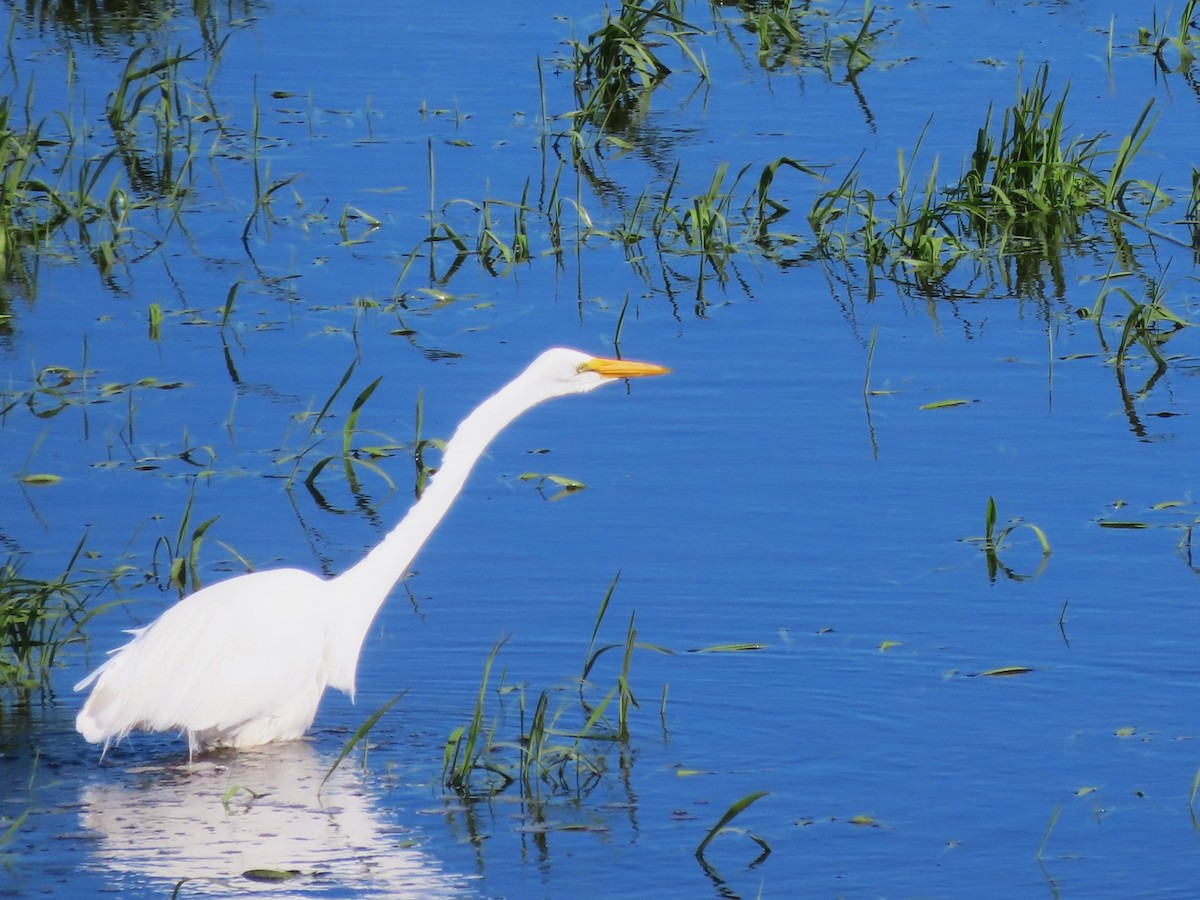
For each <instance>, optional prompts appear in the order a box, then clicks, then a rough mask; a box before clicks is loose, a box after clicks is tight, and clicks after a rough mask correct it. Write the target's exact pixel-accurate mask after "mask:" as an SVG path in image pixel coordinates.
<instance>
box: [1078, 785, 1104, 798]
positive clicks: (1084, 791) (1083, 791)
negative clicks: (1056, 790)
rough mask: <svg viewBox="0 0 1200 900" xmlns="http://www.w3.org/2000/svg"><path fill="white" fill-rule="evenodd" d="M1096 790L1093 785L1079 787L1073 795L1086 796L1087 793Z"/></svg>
mask: <svg viewBox="0 0 1200 900" xmlns="http://www.w3.org/2000/svg"><path fill="white" fill-rule="evenodd" d="M1097 790H1098V789H1097V788H1094V787H1081V788H1080V789H1079V790H1077V791H1076V792H1075V796H1076V797H1086V796H1087V795H1088V794H1093V793H1095V792H1096V791H1097Z"/></svg>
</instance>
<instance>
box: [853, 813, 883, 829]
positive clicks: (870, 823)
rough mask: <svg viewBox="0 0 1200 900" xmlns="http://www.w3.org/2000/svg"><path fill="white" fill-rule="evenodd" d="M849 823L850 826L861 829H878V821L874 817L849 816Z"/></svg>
mask: <svg viewBox="0 0 1200 900" xmlns="http://www.w3.org/2000/svg"><path fill="white" fill-rule="evenodd" d="M849 822H850V824H851V825H858V826H860V827H863V828H878V827H879V820H878V819H876V818H875V817H874V816H851V817H850V819H849Z"/></svg>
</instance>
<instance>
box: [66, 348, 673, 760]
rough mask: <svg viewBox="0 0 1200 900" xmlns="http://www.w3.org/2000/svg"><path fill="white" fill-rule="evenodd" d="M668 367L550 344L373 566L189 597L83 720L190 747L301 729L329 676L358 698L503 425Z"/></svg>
mask: <svg viewBox="0 0 1200 900" xmlns="http://www.w3.org/2000/svg"><path fill="white" fill-rule="evenodd" d="M668 371H670V370H669V369H666V368H664V367H662V366H656V365H652V364H650V363H639V362H629V361H625V360H619V359H604V358H598V357H593V356H590V355H588V354H586V353H580V352H579V351H578V350H567V349H563V348H556V349H553V350H547V351H546V352H545V353H543V354H542V355H541V356H539V357H538V358H537V359H535V360H534V361H533V363H531V364H530V366H529V368H527V369H526V370H525V371H524V372H522V373H521V374H520V375H518V376H517V377H516V378H514V379H513V380H512V381H510V382H509V383H508V384H506V385H505V386H504V387H503V388H501V389H500V390H499V391H497V392H496V393H495V394H493V395H492V396H491V397H489V398H488V399H487V400H485V401H483V403H481V404H480V405H479V406H478V407H476V408H475V409H474V411H472V412H471V413H470V415H468V416H467V417H466V418H465V419H464V420H463V421H462V423H461V424H460V425H459V426H458V429H457V430H456V431H455V432H454V436H453V437H452V438H451V440H450V442H449V443H448V444H447V445H446V448H445V451H444V452H443V454H442V464H441V467H440V469H439V470H438V472H437V473H436V474H435V475H434V477H433V478H432V480H431V481H430V483H429V485H428V486H427V487H426V489H425V491H424V492H423V493H422V495H421V498H420V500H418V501H417V502H416V503H415V504H414V505H413V507H412V508H411V509H410V510H409V511H408V514H407V515H406V516H405V517H404V518H403V519H402V520H401V521H400V524H399V525H397V526H396V527H395V528H394V529H393V530H392V531H390V532H389V533H388V534H387V536H386V537H384V539H383V540H382V541H381V542H380V543H379V544H378V545H377V546H376V547H375V548H374V549H372V550H371V551H370V552H369V553H367V555H366V556H365V557H363V559H362V560H361V561H360V562H358V563H357V564H355V565H354V566H352V567H351V568H349V569H348V570H347V571H345V572H343V573H342V574H341V575H338V576H337V577H335V578H330V579H326V578H322V577H320V576H318V575H314V574H313V573H311V572H306V571H304V570H302V569H270V570H266V571H262V572H250V573H248V574H245V575H238V576H237V577H235V578H230V579H227V580H225V581H220V582H217V583H216V584H212V585H209V586H207V587H204V588H201V589H200V590H198V591H196V592H195V593H194V594H191V595H190V596H188V597H185V598H184V599H182V600H180V601H179V602H178V603H176V604H175V605H174V606H172V607H171V608H169V609H168V610H167V611H166V612H164V613H163V614H162V615H161V616H159V617H158V618H157V619H156V620H155V621H154V622H152V623H151V624H150V625H147V626H146V627H144V628H138V629H135V630H133V631H132V632H130V633H131V634H133V635H134V637H133V639H132V640H131V641H129V643H127V644H125V645H124V646H122V647H119V648H117V649H116V650H113V651H112V652H111V655H110V657H109V658H108V660H107V661H105V662H104V663H103V664H102V665H101V666H100V667H99V668H97V669H96V670H95V671H94V672H92V673H91V674H90V675H88V677H87V678H85V679H83V680H82V681H81V682H79V683H78V684H77V685H75V690H77V691H80V690H83V689H84V688H87V687H88V686H89V685H90V686H91V687H92V692H91V694H90V696H89V697H88V698H87V701H86V702H85V703H84V705H83V709H82V710H80V713H79V716H78V718H77V719H76V720H75V727H76V728H77V730H78V731H79V733H80V734H82V735H83V736H84V738H86V739H87V740H88V741H89V742H91V743H100V742H103V743H104V749H105V750H107V749H108V746H109V744H110V743H112V742H113V741H114V740H116V741H119V740H121V738H123V737H124V736H125V735H127V734H128V733H129V732H130V731H133V730H135V729H137V730H144V731H178V732H181V733H186V734H187V738H188V748H189V751H190V752H196V751H198V750H204V749H208V748H211V747H251V746H255V745H258V744H265V743H268V742H270V741H284V740H293V739H295V738H299V737H300V736H302V735H303V734H304V732H305V731H307V730H308V727H309V726H310V725H311V724H312V721H313V717H314V716H315V715H316V712H317V704H318V703H319V702H320V700H321V695H322V694H323V693H324V692H325V688H326V687H327V686H333V687H335V688H337V689H338V690H341V691H344V692H345V693H347V694H349V696H350V698H351V699H353V698H354V676H355V670H356V669H357V666H358V656H359V652H360V651H361V649H362V644H363V640H364V639H365V638H366V634H367V630H368V628H370V625H371V622H372V621H373V620H374V618H375V614H376V613H377V612H378V611H379V607H380V606H382V605H383V602H384V600H386V599H387V596H388V594H389V593H390V592H391V590H392V588H393V587H394V586H395V585H396V583H397V582H398V581H399V580H400V579H401V578H402V577H403V576H404V573H405V572H406V571H407V570H408V567H409V564H410V563H411V562H412V560H413V557H415V556H416V554H417V551H418V550H420V548H421V545H422V544H424V543H425V540H426V539H427V538H428V537H429V535H430V534H431V533H432V532H433V529H434V528H435V527H437V524H438V522H440V521H441V519H442V516H444V515H445V514H446V511H447V510H448V509H449V508H450V505H451V504H452V503H453V502H454V499H455V498H456V497H457V496H458V494H459V492H460V491H461V490H462V487H463V484H464V483H465V482H466V480H467V476H468V474H470V471H471V468H472V467H473V466H474V465H475V462H476V460H478V459H479V457H480V456H481V455H482V454H483V452H484V450H485V449H486V448H487V446H488V444H490V443H491V441H492V439H493V438H495V437H496V435H497V434H499V433H500V432H501V431H502V430H503V429H504V428H505V427H506V426H507V425H508V424H509V423H510V422H512V421H513V419H515V418H516V417H517V416H519V415H520V414H521V413H523V412H525V411H526V410H528V409H530V408H531V407H533V406H535V405H537V404H538V403H541V402H542V401H544V400H549V399H551V398H552V397H562V396H566V395H567V394H582V393H586V392H588V391H591V390H594V389H596V388H598V387H600V386H601V385H604V384H609V383H611V382H613V381H616V380H618V379H621V378H634V377H638V376H643V375H661V374H664V373H666V372H668Z"/></svg>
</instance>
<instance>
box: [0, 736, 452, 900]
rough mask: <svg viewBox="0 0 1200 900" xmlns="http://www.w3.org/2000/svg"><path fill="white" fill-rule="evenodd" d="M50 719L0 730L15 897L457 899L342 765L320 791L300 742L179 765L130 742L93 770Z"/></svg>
mask: <svg viewBox="0 0 1200 900" xmlns="http://www.w3.org/2000/svg"><path fill="white" fill-rule="evenodd" d="M51 715H52V716H53V717H54V719H55V721H53V722H42V723H39V724H40V725H41V727H40V728H39V729H38V730H37V732H38V738H37V740H28V738H30V737H31V736H32V735H31V732H30V730H29V729H27V728H25V727H23V726H22V725H21V723H4V726H5V727H4V728H3V729H2V734H0V754H2V755H0V763H2V770H3V772H4V779H3V780H4V783H5V785H6V786H5V787H4V788H3V789H2V792H0V813H2V814H3V815H4V816H5V820H6V827H7V821H8V820H14V821H15V820H16V819H17V818H18V817H20V816H21V815H22V813H23V812H24V811H25V810H29V815H28V816H27V817H26V819H25V821H24V822H22V823H21V825H20V826H19V827H18V828H17V829H16V830H15V831H14V834H13V837H12V839H11V840H10V841H9V842H8V843H7V845H5V846H3V847H0V865H2V866H4V867H5V868H7V869H8V870H9V874H10V875H11V876H12V877H13V882H12V884H13V887H14V888H15V889H16V890H17V892H18V893H21V894H25V893H28V894H34V893H40V892H43V891H47V890H53V888H54V886H55V885H63V884H72V885H75V886H81V885H87V886H88V889H87V891H86V892H89V893H90V892H91V891H93V890H94V891H101V890H119V891H121V892H122V894H133V895H137V894H140V893H145V894H147V895H151V894H152V895H154V896H166V895H168V894H170V893H171V891H173V890H177V894H176V896H197V895H204V896H229V895H230V894H231V893H236V894H238V895H241V894H273V895H282V894H287V895H288V896H294V895H297V894H300V895H312V894H317V895H319V894H324V893H326V892H333V893H339V892H351V893H353V895H354V896H388V897H407V896H412V897H444V896H462V895H464V894H468V893H470V892H471V889H470V883H469V881H468V879H467V878H465V877H462V876H455V875H450V874H447V873H445V872H443V871H442V869H441V866H440V865H439V863H438V861H437V860H436V859H434V858H433V857H431V856H430V855H429V854H427V853H426V852H424V851H423V850H422V849H421V848H420V846H419V844H420V842H421V837H420V835H418V834H416V833H414V832H412V831H410V830H408V829H406V828H404V827H403V826H402V825H400V824H398V823H396V822H394V821H391V820H389V818H388V816H387V815H386V814H382V813H381V812H380V803H379V797H377V796H376V792H375V791H373V790H372V789H371V788H370V786H369V785H367V784H366V783H364V782H363V781H362V780H361V779H360V778H359V777H358V775H357V773H356V772H355V771H354V769H353V767H350V766H343V767H341V768H339V769H337V770H336V771H335V772H334V773H333V774H332V776H331V777H330V778H329V780H328V781H326V782H325V783H324V785H323V786H322V779H323V778H325V774H326V772H328V770H329V766H330V764H331V762H332V757H331V756H329V755H328V754H325V753H323V752H322V751H321V750H320V749H318V748H317V747H315V746H314V745H313V744H312V743H310V742H307V741H298V742H292V743H286V744H276V745H271V746H267V747H264V748H261V749H259V750H255V751H241V752H237V753H234V752H216V753H211V754H206V755H204V756H201V757H198V758H197V759H195V760H194V761H191V762H188V761H187V760H186V759H181V758H180V754H179V752H178V749H177V745H174V746H172V747H171V748H170V749H168V748H167V745H166V743H165V742H164V743H163V745H162V751H163V752H161V753H154V752H150V753H147V752H146V751H148V750H150V751H153V750H155V749H157V748H152V747H150V746H148V745H147V743H146V742H143V741H139V742H138V743H139V746H138V748H137V752H136V753H134V752H132V751H131V750H124V749H122V748H115V749H114V750H113V751H110V753H109V755H108V757H107V758H106V759H105V760H104V761H103V762H100V761H99V754H98V752H97V748H95V747H91V746H87V747H85V746H83V745H82V744H81V742H79V741H78V739H77V738H76V736H75V735H74V734H73V733H72V728H71V722H70V721H69V719H68V718H66V716H65V714H62V715H59V714H55V713H51ZM14 725H15V726H16V727H9V726H14ZM150 740H151V741H153V742H154V743H155V744H157V743H158V740H159V739H150ZM59 748H70V751H69V755H63V754H61V753H56V752H55V751H56V750H57V749H59ZM147 760H149V762H147ZM67 817H70V818H73V819H75V821H73V822H71V821H68V820H67Z"/></svg>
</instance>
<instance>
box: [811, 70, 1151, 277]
mask: <svg viewBox="0 0 1200 900" xmlns="http://www.w3.org/2000/svg"><path fill="white" fill-rule="evenodd" d="M1067 97H1068V90H1067V89H1064V90H1063V91H1062V92H1061V94H1059V95H1058V96H1057V98H1056V97H1055V96H1054V94H1053V93H1052V92H1051V90H1050V87H1049V68H1048V67H1047V66H1040V67H1039V68H1038V70H1037V72H1036V73H1035V75H1034V78H1033V80H1032V83H1031V84H1029V85H1028V86H1022V85H1021V84H1020V82H1018V95H1017V100H1016V102H1015V103H1014V104H1013V105H1012V106H1010V107H1008V108H1006V110H1005V111H1004V113H1003V115H1002V117H1001V124H1000V128H999V132H998V133H997V131H996V130H995V129H994V128H993V124H992V122H993V112H992V110H991V109H990V108H989V110H988V112H987V114H986V116H985V119H984V123H983V125H982V126H981V127H980V128H979V129H978V131H977V133H976V140H975V146H974V149H973V150H972V151H971V153H970V155H969V156H968V157H967V158H966V160H965V162H964V165H963V169H962V174H961V175H960V176H959V178H958V180H957V181H956V182H955V183H953V184H951V185H949V186H945V187H943V186H941V185H940V184H939V182H938V167H939V165H938V160H936V159H935V160H934V161H933V163H932V164H931V165H930V166H929V167H928V168H927V174H926V175H925V177H924V179H923V182H922V181H919V180H918V177H917V175H916V172H915V171H914V168H913V160H914V159H915V158H916V157H917V154H918V153H919V150H920V147H921V144H922V142H923V140H924V136H925V133H926V131H927V130H928V128H929V123H928V122H927V123H926V124H925V126H924V128H923V129H922V131H921V133H920V135H919V136H918V139H917V141H916V144H915V146H914V149H913V151H912V152H911V153H910V154H908V155H907V156H906V155H905V153H904V151H903V150H900V151H899V153H898V172H899V177H898V182H897V186H896V188H895V189H894V190H892V191H891V192H890V193H889V194H888V195H887V198H886V200H883V199H881V198H880V197H879V196H878V195H877V194H876V193H875V192H874V191H873V190H871V189H870V188H868V187H865V186H863V185H862V183H861V180H862V176H861V172H860V166H861V164H862V157H861V156H860V157H859V159H858V160H856V162H855V163H854V164H853V165H852V167H851V169H850V170H849V171H848V172H847V173H846V175H844V176H843V177H842V179H841V181H840V183H839V184H838V185H837V186H836V187H834V188H832V189H830V190H827V191H825V192H823V193H821V194H819V195H818V196H817V197H816V199H815V200H814V201H813V204H812V207H811V209H810V212H809V224H810V227H811V228H812V230H813V232H814V234H815V235H816V239H817V249H818V251H819V252H820V254H821V255H822V256H823V257H824V258H827V259H835V260H841V261H842V262H843V263H844V264H845V265H847V267H849V265H850V263H851V261H852V260H855V259H858V260H861V261H862V262H863V263H864V265H865V266H866V269H867V271H868V277H869V278H870V277H871V275H870V273H871V272H872V271H873V270H875V269H878V270H880V271H881V272H882V273H883V274H884V275H886V276H888V277H891V278H894V279H896V280H897V282H898V283H899V284H901V285H903V284H904V281H905V277H906V275H907V276H911V277H912V279H913V281H914V283H915V284H916V286H917V287H918V288H919V289H921V290H922V291H923V292H926V293H927V292H930V291H931V290H934V289H940V288H939V286H940V285H941V284H942V283H943V282H944V281H945V280H946V278H947V277H948V276H949V275H950V274H951V272H953V271H954V270H955V269H956V268H957V267H958V266H959V265H960V264H961V263H962V262H963V261H964V260H970V261H971V263H972V272H971V273H970V274H969V275H968V278H969V279H970V280H971V281H973V280H975V279H976V278H979V277H981V276H986V277H987V278H988V279H989V281H992V280H994V279H995V276H994V275H993V274H992V273H993V271H994V268H993V267H994V263H993V262H992V261H993V260H995V259H1000V260H1005V259H1011V260H1015V261H1016V264H1017V265H1016V271H1017V279H1016V285H1015V290H1016V291H1017V292H1018V293H1023V292H1024V291H1026V290H1027V289H1028V286H1029V285H1030V284H1033V283H1036V282H1037V281H1038V280H1039V279H1038V277H1037V276H1038V267H1039V266H1040V265H1042V264H1046V265H1049V266H1050V267H1051V268H1052V270H1053V271H1054V272H1056V273H1058V272H1060V270H1061V266H1062V262H1061V255H1062V248H1063V247H1064V246H1066V245H1068V244H1069V243H1072V242H1076V241H1078V239H1079V236H1080V235H1081V233H1082V228H1083V224H1082V223H1083V217H1084V216H1087V215H1089V214H1092V213H1107V214H1108V215H1109V216H1110V217H1115V218H1111V219H1110V221H1109V227H1110V231H1112V230H1113V229H1114V228H1115V227H1116V226H1115V225H1114V223H1115V222H1130V223H1132V224H1136V225H1138V226H1139V227H1143V226H1142V223H1141V222H1140V221H1139V220H1137V219H1135V218H1133V217H1132V216H1130V215H1129V213H1128V211H1127V207H1128V205H1129V204H1130V203H1131V202H1132V201H1133V200H1134V199H1135V198H1136V200H1137V201H1138V202H1140V203H1141V204H1142V205H1143V208H1144V210H1145V216H1147V217H1148V216H1149V215H1151V214H1153V213H1154V212H1156V211H1158V210H1159V209H1161V208H1162V206H1163V205H1164V204H1165V203H1166V202H1167V198H1166V196H1165V194H1164V193H1163V192H1162V191H1161V189H1160V188H1159V187H1158V186H1157V185H1154V184H1151V183H1149V182H1146V181H1144V180H1141V179H1137V178H1135V177H1133V176H1132V174H1131V167H1132V164H1133V161H1134V160H1135V158H1136V157H1137V155H1138V153H1139V152H1140V150H1141V149H1142V148H1143V146H1144V144H1145V142H1146V140H1147V138H1148V136H1149V133H1150V130H1151V129H1152V127H1153V122H1154V119H1153V117H1152V115H1151V112H1152V103H1147V104H1146V106H1145V107H1143V109H1142V111H1141V113H1140V114H1139V116H1138V118H1137V119H1136V120H1135V122H1134V124H1133V126H1132V128H1131V129H1130V130H1129V132H1128V133H1127V134H1126V135H1125V136H1124V137H1123V138H1122V139H1121V141H1120V142H1119V144H1118V146H1117V147H1116V149H1115V150H1108V149H1105V147H1104V146H1103V143H1102V142H1103V138H1104V137H1105V136H1104V135H1100V134H1098V135H1093V136H1091V137H1081V136H1069V135H1068V132H1067V126H1066V102H1067ZM1108 160H1111V162H1110V164H1109V165H1108V166H1107V168H1105V166H1104V163H1105V161H1108ZM1114 240H1117V236H1116V235H1115V234H1114ZM1002 277H1004V278H1005V279H1006V280H1007V275H1004V276H1002ZM1055 281H1056V282H1061V281H1062V277H1061V274H1056V275H1055Z"/></svg>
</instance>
